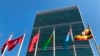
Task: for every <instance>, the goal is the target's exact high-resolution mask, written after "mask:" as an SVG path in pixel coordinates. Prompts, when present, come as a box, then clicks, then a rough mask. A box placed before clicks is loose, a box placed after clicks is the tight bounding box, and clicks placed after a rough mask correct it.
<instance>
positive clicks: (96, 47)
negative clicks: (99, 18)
mask: <svg viewBox="0 0 100 56" xmlns="http://www.w3.org/2000/svg"><path fill="white" fill-rule="evenodd" d="M88 27H89V29H90V31H91V28H90V26H89V25H88ZM91 34H92V36H93V38H92V39H93V41H94V44H95V46H96V49H97V52H98V55H99V56H100V53H99V49H98V46H97V43H96V40H95V38H94V35H93V33H92V31H91Z"/></svg>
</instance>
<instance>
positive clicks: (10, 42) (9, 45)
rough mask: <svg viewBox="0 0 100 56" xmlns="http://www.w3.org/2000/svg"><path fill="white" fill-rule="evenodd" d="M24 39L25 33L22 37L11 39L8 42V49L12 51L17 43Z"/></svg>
mask: <svg viewBox="0 0 100 56" xmlns="http://www.w3.org/2000/svg"><path fill="white" fill-rule="evenodd" d="M22 39H23V35H22V36H20V37H19V38H17V39H14V40H9V41H8V42H7V47H8V50H9V51H11V50H12V49H13V48H14V47H15V46H16V45H17V44H21V42H22Z"/></svg>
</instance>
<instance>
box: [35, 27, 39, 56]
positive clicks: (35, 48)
mask: <svg viewBox="0 0 100 56" xmlns="http://www.w3.org/2000/svg"><path fill="white" fill-rule="evenodd" d="M38 33H39V36H40V29H39V32H38ZM39 36H38V41H37V43H36V48H35V53H34V56H36V54H37V47H38V42H39Z"/></svg>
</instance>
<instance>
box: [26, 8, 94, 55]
mask: <svg viewBox="0 0 100 56" xmlns="http://www.w3.org/2000/svg"><path fill="white" fill-rule="evenodd" d="M69 26H71V29H72V35H73V36H71V37H72V38H73V39H74V36H75V35H78V34H80V33H81V32H82V31H83V30H84V25H83V22H82V18H81V15H80V11H79V8H78V7H77V6H71V7H67V8H61V9H55V10H49V11H44V12H39V13H37V15H36V19H35V23H34V25H33V30H32V34H31V39H32V38H33V36H34V35H35V34H36V33H37V32H38V31H39V29H40V36H39V41H38V45H37V46H36V45H35V47H34V50H33V51H32V52H27V54H26V56H94V55H93V52H92V49H91V46H90V44H89V41H75V40H74V42H73V41H72V39H70V40H69V41H68V42H67V44H66V43H64V41H65V38H66V36H67V35H68V32H69V29H70V27H69ZM53 28H54V29H55V38H54V39H50V35H51V34H52V32H53ZM31 39H30V41H31ZM54 40H55V41H54ZM45 41H47V43H48V44H47V46H46V50H45V51H44V50H43V43H44V42H45ZM64 45H66V46H64ZM36 48H37V49H36Z"/></svg>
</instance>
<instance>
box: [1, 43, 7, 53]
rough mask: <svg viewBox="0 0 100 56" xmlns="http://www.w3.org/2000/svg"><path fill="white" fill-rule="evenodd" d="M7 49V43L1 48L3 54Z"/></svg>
mask: <svg viewBox="0 0 100 56" xmlns="http://www.w3.org/2000/svg"><path fill="white" fill-rule="evenodd" d="M5 48H6V43H5V44H4V45H3V46H2V48H1V54H2V53H3V52H4V49H5Z"/></svg>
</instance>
